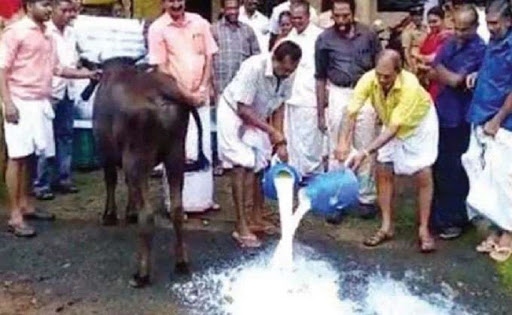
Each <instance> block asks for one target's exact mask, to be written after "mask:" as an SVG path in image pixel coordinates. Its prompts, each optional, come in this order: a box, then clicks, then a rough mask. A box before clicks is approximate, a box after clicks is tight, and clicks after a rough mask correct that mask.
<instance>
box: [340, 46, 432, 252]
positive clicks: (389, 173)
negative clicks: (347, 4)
mask: <svg viewBox="0 0 512 315" xmlns="http://www.w3.org/2000/svg"><path fill="white" fill-rule="evenodd" d="M401 64H402V61H401V58H400V55H399V54H398V53H397V52H395V51H393V50H385V51H383V52H382V53H381V54H380V55H379V56H378V58H377V66H376V68H375V70H372V71H370V72H367V73H366V74H365V75H364V76H363V77H362V78H361V79H360V80H359V82H358V83H357V85H356V87H355V90H354V96H353V98H352V101H351V103H350V104H349V106H348V108H347V109H346V111H347V115H343V116H344V117H347V118H346V119H347V121H346V122H343V124H342V126H343V129H342V132H341V135H340V138H339V144H338V148H337V150H336V158H337V159H338V160H340V161H342V162H346V163H345V164H346V165H348V166H349V167H351V168H353V169H357V168H358V167H359V166H360V165H361V163H362V162H363V161H364V160H365V159H367V158H369V156H370V155H372V154H374V153H377V162H378V165H377V191H378V198H377V199H378V203H379V206H380V209H381V211H382V226H381V228H380V229H379V230H378V231H377V232H376V233H375V234H374V235H373V236H371V237H370V238H368V239H367V240H365V242H364V244H365V245H366V246H371V247H373V246H377V245H379V244H381V243H383V242H385V241H387V240H390V239H391V238H392V237H393V234H394V227H393V223H392V220H391V217H392V205H391V203H392V199H393V198H392V196H393V181H394V174H397V175H413V176H414V177H415V180H416V184H417V186H418V203H419V217H420V226H419V245H420V250H421V252H423V253H427V252H432V251H434V250H435V244H434V239H433V238H432V236H431V234H430V231H429V227H428V225H429V220H430V208H431V203H432V193H433V182H432V171H431V166H432V165H433V164H434V162H435V161H436V158H437V147H438V138H439V136H438V129H439V124H438V121H437V114H436V111H435V108H434V106H433V105H432V100H431V98H430V95H429V94H428V92H427V91H425V89H423V87H422V86H421V84H420V83H419V81H418V79H417V78H416V77H415V76H414V74H412V73H410V72H408V71H405V70H402V69H401ZM368 99H369V100H370V104H373V106H374V107H375V111H376V112H377V114H378V116H379V118H380V121H381V122H382V124H383V125H384V126H383V128H382V132H381V133H380V135H379V136H378V137H377V138H376V139H375V140H374V141H373V142H371V143H370V145H369V146H368V147H367V148H365V149H364V150H360V151H358V152H354V153H352V154H351V150H352V149H351V148H352V140H353V139H352V138H353V137H352V134H353V130H354V126H355V124H356V118H357V114H358V112H359V111H360V109H361V108H362V107H363V105H364V104H365V103H366V101H367V100H368Z"/></svg>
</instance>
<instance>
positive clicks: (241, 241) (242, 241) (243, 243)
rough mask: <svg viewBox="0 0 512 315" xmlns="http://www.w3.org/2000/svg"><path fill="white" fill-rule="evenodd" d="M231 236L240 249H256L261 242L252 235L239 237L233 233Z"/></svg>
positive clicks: (236, 233) (238, 234) (235, 232)
mask: <svg viewBox="0 0 512 315" xmlns="http://www.w3.org/2000/svg"><path fill="white" fill-rule="evenodd" d="M231 236H232V237H233V239H234V240H235V241H236V242H237V243H238V245H239V246H240V247H242V248H246V247H247V248H258V247H260V246H261V241H260V240H259V239H258V238H257V237H256V236H255V235H254V234H249V235H246V236H241V235H240V233H238V232H237V231H234V232H233V233H232V234H231Z"/></svg>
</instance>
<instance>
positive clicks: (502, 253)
mask: <svg viewBox="0 0 512 315" xmlns="http://www.w3.org/2000/svg"><path fill="white" fill-rule="evenodd" d="M489 256H490V257H491V258H492V259H494V260H495V261H497V262H500V263H503V262H505V261H507V260H508V259H509V258H510V256H512V248H511V247H508V246H504V247H500V246H498V245H497V246H496V247H495V248H494V250H493V251H491V252H490V253H489Z"/></svg>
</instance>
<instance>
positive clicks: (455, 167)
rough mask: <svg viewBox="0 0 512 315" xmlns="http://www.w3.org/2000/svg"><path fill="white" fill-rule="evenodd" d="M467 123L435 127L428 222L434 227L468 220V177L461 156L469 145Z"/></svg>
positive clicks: (460, 224)
mask: <svg viewBox="0 0 512 315" xmlns="http://www.w3.org/2000/svg"><path fill="white" fill-rule="evenodd" d="M470 131H471V129H470V126H469V125H468V124H463V125H460V126H458V127H455V128H442V127H441V128H439V155H438V158H437V161H436V163H435V164H434V168H433V171H434V200H433V202H432V207H433V209H432V215H431V224H432V227H433V228H434V229H435V230H442V229H445V228H449V227H461V228H462V227H464V226H465V225H466V224H467V222H468V216H467V210H466V197H467V195H468V191H469V182H468V177H467V175H466V172H465V170H464V168H463V167H462V162H461V156H462V154H464V152H466V150H467V149H468V146H469V136H470Z"/></svg>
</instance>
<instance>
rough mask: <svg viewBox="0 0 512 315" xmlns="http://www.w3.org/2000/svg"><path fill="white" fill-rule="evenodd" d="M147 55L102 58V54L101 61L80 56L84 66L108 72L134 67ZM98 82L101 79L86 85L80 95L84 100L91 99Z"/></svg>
mask: <svg viewBox="0 0 512 315" xmlns="http://www.w3.org/2000/svg"><path fill="white" fill-rule="evenodd" d="M145 56H146V55H145V54H144V55H142V56H139V57H114V58H109V59H106V60H102V58H101V55H100V57H99V58H98V59H99V62H93V61H90V60H88V59H86V58H80V64H81V65H82V67H84V68H86V69H89V70H103V71H104V72H107V71H109V70H111V69H120V68H126V67H134V66H135V64H136V63H137V62H139V61H140V60H141V59H143V58H144V57H145ZM98 83H99V81H97V80H91V82H89V84H88V85H87V86H86V87H85V89H84V90H83V91H82V94H81V95H80V96H81V98H82V99H83V100H84V101H88V100H89V98H90V97H91V95H92V93H93V92H94V90H95V88H96V86H97V85H98Z"/></svg>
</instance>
